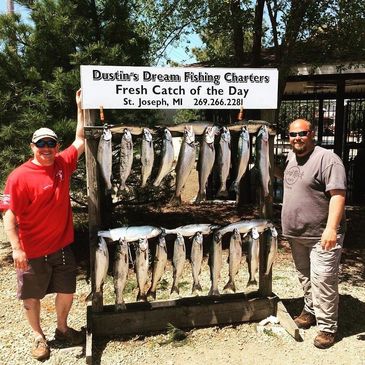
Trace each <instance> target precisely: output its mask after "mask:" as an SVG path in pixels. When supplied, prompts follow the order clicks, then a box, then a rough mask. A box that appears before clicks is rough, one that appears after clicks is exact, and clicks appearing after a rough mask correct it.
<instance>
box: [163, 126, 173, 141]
mask: <svg viewBox="0 0 365 365" xmlns="http://www.w3.org/2000/svg"><path fill="white" fill-rule="evenodd" d="M163 134H164V139H166V140H167V141H172V135H171V132H170V131H169V129H168V128H165V129H164V131H163Z"/></svg>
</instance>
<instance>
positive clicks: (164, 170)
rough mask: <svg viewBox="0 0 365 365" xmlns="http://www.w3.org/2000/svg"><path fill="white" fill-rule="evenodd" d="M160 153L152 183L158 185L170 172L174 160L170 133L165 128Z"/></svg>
mask: <svg viewBox="0 0 365 365" xmlns="http://www.w3.org/2000/svg"><path fill="white" fill-rule="evenodd" d="M161 155H162V157H161V164H160V168H159V170H158V173H157V177H156V180H155V181H154V183H153V185H154V186H159V185H160V184H161V181H162V180H163V178H164V177H165V176H166V175H167V174H169V173H170V172H171V170H172V165H173V162H174V146H173V144H172V135H171V132H170V131H169V130H168V129H167V128H165V129H164V137H163V141H162V152H161Z"/></svg>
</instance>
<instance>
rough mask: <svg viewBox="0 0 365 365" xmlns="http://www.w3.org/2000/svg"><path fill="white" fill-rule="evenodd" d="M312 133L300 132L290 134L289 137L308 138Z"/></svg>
mask: <svg viewBox="0 0 365 365" xmlns="http://www.w3.org/2000/svg"><path fill="white" fill-rule="evenodd" d="M309 132H310V131H300V132H289V136H290V137H292V138H295V137H296V136H299V137H306V136H308V134H309Z"/></svg>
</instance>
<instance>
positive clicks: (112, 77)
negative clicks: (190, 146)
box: [81, 65, 278, 109]
mask: <svg viewBox="0 0 365 365" xmlns="http://www.w3.org/2000/svg"><path fill="white" fill-rule="evenodd" d="M81 88H82V98H83V100H82V103H83V108H85V109H99V108H100V107H101V106H102V107H103V108H104V109H239V108H240V107H241V106H243V107H244V108H245V109H276V108H277V94H278V70H277V69H273V68H193V67H191V68H190V67H184V68H183V67H181V68H180V67H147V66H146V67H132V66H89V65H88V66H81Z"/></svg>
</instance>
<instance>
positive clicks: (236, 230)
mask: <svg viewBox="0 0 365 365" xmlns="http://www.w3.org/2000/svg"><path fill="white" fill-rule="evenodd" d="M232 235H233V237H234V239H236V240H238V239H240V238H241V235H240V231H239V230H238V229H237V228H235V229H234V230H233V233H232Z"/></svg>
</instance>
